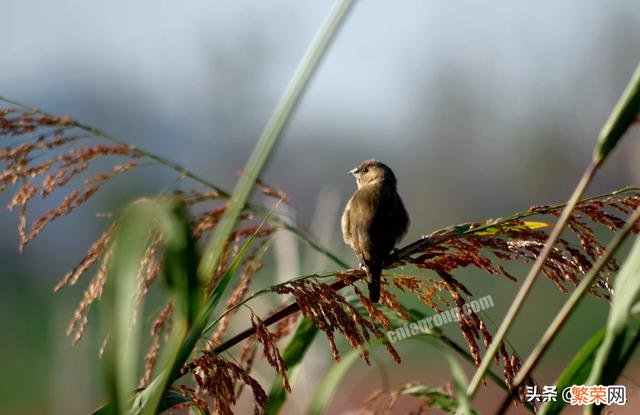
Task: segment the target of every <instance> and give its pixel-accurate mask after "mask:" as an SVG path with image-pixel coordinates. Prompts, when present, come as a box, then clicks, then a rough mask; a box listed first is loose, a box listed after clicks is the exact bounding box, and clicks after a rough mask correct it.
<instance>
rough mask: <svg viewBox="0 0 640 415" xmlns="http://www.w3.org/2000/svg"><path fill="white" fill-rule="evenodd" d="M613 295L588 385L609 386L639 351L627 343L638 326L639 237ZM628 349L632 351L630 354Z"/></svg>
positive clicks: (595, 410)
mask: <svg viewBox="0 0 640 415" xmlns="http://www.w3.org/2000/svg"><path fill="white" fill-rule="evenodd" d="M613 292H614V294H613V299H612V302H611V310H610V312H609V318H608V320H607V332H606V334H605V336H604V340H603V341H602V345H601V346H600V347H599V348H598V351H597V353H596V356H595V359H594V362H593V367H592V369H591V373H590V374H589V378H588V379H587V384H588V385H606V384H610V383H612V382H615V380H616V379H617V377H618V376H619V374H620V373H621V372H622V370H623V369H624V367H625V366H626V364H627V363H628V358H624V356H628V355H629V353H633V351H634V350H635V348H636V347H637V340H632V341H631V342H630V343H628V342H627V341H626V340H627V337H628V334H629V331H630V328H631V326H632V325H634V324H635V323H636V321H635V318H634V316H633V314H632V309H633V307H634V305H635V303H636V302H637V301H638V298H640V237H636V240H635V242H634V245H633V247H632V248H631V251H630V252H629V255H628V256H627V259H626V260H625V262H624V264H623V265H622V267H621V269H620V272H619V273H618V275H617V276H616V279H615V281H614V283H613ZM637 337H638V336H635V338H637ZM634 342H635V343H634ZM625 343H627V346H626V348H627V351H626V352H624V350H625ZM629 347H631V348H632V350H629ZM601 410H602V408H601V407H589V408H587V409H586V410H585V412H586V413H596V412H597V413H599V412H600V411H601Z"/></svg>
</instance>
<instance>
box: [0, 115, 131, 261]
mask: <svg viewBox="0 0 640 415" xmlns="http://www.w3.org/2000/svg"><path fill="white" fill-rule="evenodd" d="M76 130H77V129H76V124H75V122H74V121H73V120H72V119H71V118H69V117H52V116H48V115H43V114H41V113H38V112H37V111H35V110H23V111H19V110H17V109H14V108H1V109H0V136H5V137H6V138H7V142H8V144H7V145H6V146H5V147H4V149H3V150H0V163H1V164H2V170H1V171H0V192H2V191H4V190H5V189H6V188H7V187H8V186H12V185H15V184H16V183H18V182H21V186H20V187H19V189H18V190H17V192H16V193H15V194H14V197H13V199H12V200H11V201H10V202H9V204H8V205H7V208H8V209H9V210H13V209H15V208H18V209H19V226H18V233H19V236H20V250H21V251H22V250H23V249H24V248H25V247H26V245H27V244H28V243H29V242H30V241H31V240H33V238H35V237H36V236H37V235H38V234H39V233H40V232H42V230H43V229H44V228H45V227H46V226H47V225H48V224H49V223H50V222H52V221H54V220H55V219H57V218H59V217H60V216H63V215H67V214H69V213H70V212H71V211H72V210H73V209H75V208H77V207H78V206H80V205H82V204H83V203H84V202H85V201H87V199H89V198H90V197H91V196H93V194H95V192H96V191H98V189H99V188H100V187H101V186H102V185H103V184H104V182H105V181H107V180H108V179H110V178H111V177H114V176H116V175H119V174H122V173H124V172H126V171H128V170H131V169H133V168H134V167H136V166H137V165H138V158H139V155H138V154H137V153H135V152H134V151H133V150H132V149H131V148H129V147H127V146H122V145H103V144H94V145H86V146H79V145H78V142H79V140H80V139H84V138H88V137H90V135H89V136H87V135H86V134H85V135H79V134H77V133H74V132H75V131H76ZM17 138H19V139H17ZM69 144H74V146H72V147H71V148H68V149H66V147H67V145H69ZM108 156H119V157H120V158H122V157H124V158H127V159H128V161H127V162H126V163H124V164H116V165H115V166H114V167H113V169H112V171H110V172H108V173H101V174H97V175H95V176H91V177H87V178H85V180H84V182H83V183H81V184H80V186H79V187H77V188H76V189H74V190H72V191H71V192H69V193H68V195H67V196H66V197H65V198H64V200H63V201H62V202H61V203H60V204H59V205H58V206H57V207H55V208H53V209H50V210H48V211H47V212H45V213H44V214H43V215H42V216H40V217H39V218H37V219H36V220H34V221H33V223H32V224H31V229H28V226H27V217H26V216H27V207H28V203H29V201H31V200H32V199H33V197H34V196H35V195H36V194H37V193H40V197H42V198H43V199H44V198H46V197H47V196H49V195H50V194H51V193H52V192H53V191H54V190H56V189H61V188H64V187H65V186H67V185H68V184H69V183H70V182H71V180H72V179H73V178H75V177H77V176H78V175H80V174H81V173H83V172H84V171H85V170H87V169H88V168H89V166H90V165H91V163H92V162H93V161H95V160H96V159H99V158H105V157H108Z"/></svg>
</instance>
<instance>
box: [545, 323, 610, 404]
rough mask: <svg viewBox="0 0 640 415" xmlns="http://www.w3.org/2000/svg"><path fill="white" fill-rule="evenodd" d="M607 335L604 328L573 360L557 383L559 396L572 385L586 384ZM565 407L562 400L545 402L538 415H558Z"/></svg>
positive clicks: (588, 341) (592, 337)
mask: <svg viewBox="0 0 640 415" xmlns="http://www.w3.org/2000/svg"><path fill="white" fill-rule="evenodd" d="M605 333H606V329H604V328H603V329H601V330H600V331H598V332H597V333H596V334H594V335H593V336H591V338H590V339H589V340H587V342H586V343H585V344H584V346H582V348H581V349H580V350H579V351H578V353H577V354H576V355H575V357H574V358H573V359H572V360H571V363H569V364H568V365H567V367H565V369H564V370H563V371H562V373H561V374H560V376H559V377H558V380H556V382H555V385H556V390H557V391H558V396H561V393H562V391H563V390H564V389H565V388H567V387H570V386H571V385H581V384H584V383H585V382H586V380H587V377H588V376H589V372H590V371H591V367H592V365H593V359H594V358H595V355H596V352H597V351H598V347H600V345H601V344H602V339H604V335H605ZM565 406H567V404H566V403H565V402H564V401H563V400H562V399H558V400H556V401H555V402H545V403H543V404H542V406H541V407H540V409H539V412H538V415H558V414H559V413H560V412H561V411H562V410H563V409H564V407H565Z"/></svg>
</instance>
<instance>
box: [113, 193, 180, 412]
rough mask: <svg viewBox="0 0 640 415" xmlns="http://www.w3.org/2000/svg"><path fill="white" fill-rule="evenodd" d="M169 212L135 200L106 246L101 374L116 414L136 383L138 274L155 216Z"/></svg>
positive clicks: (125, 405)
mask: <svg viewBox="0 0 640 415" xmlns="http://www.w3.org/2000/svg"><path fill="white" fill-rule="evenodd" d="M167 211H168V209H167V205H166V204H164V203H156V204H152V203H150V202H143V203H137V204H134V205H131V206H129V207H127V208H126V209H125V210H124V211H123V213H122V215H121V219H120V220H119V223H118V227H117V230H116V234H115V238H114V240H113V242H112V244H111V246H110V248H109V249H112V250H113V256H112V259H111V264H110V268H109V276H108V279H107V282H106V284H105V288H104V292H105V298H104V301H103V302H102V308H101V321H102V325H103V326H104V327H105V328H106V330H105V331H106V332H108V333H110V336H109V344H108V345H107V347H106V349H105V353H104V356H103V366H104V376H105V383H106V387H107V390H108V391H109V395H110V398H111V399H110V400H111V402H114V403H115V408H116V410H117V412H118V413H125V412H127V411H128V409H129V403H130V399H129V394H130V391H131V390H133V389H134V388H135V386H136V381H137V379H136V378H137V370H138V362H139V356H138V352H139V346H140V344H139V343H140V329H141V324H140V323H139V322H136V315H137V314H138V309H139V308H140V307H139V306H140V304H136V293H137V286H138V278H139V276H138V274H139V272H140V266H141V260H142V258H143V256H144V254H145V250H146V247H147V245H148V241H149V236H150V234H151V232H152V231H153V228H154V226H155V223H154V218H156V217H158V216H160V215H163V214H165V213H166V212H167Z"/></svg>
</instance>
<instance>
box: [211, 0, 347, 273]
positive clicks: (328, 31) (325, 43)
mask: <svg viewBox="0 0 640 415" xmlns="http://www.w3.org/2000/svg"><path fill="white" fill-rule="evenodd" d="M350 7H351V0H337V1H336V3H335V5H334V7H333V9H332V10H331V12H330V13H329V16H328V17H327V19H326V20H325V22H324V23H323V24H322V26H321V27H320V29H319V31H318V34H317V35H316V37H315V38H314V40H313V41H312V42H311V44H310V45H309V48H308V49H307V52H306V53H305V55H304V56H303V58H302V61H301V62H300V64H299V66H298V68H297V69H296V71H295V73H294V75H293V77H292V78H291V81H290V82H289V85H288V86H287V88H286V89H285V91H284V93H283V94H282V97H281V98H280V101H278V104H277V105H276V108H275V109H274V111H273V114H272V115H271V117H270V118H269V121H268V122H267V125H266V126H265V128H264V131H263V132H262V135H261V136H260V138H259V139H258V143H257V144H256V146H255V148H254V149H253V152H252V153H251V156H250V157H249V161H247V164H246V166H245V168H244V170H243V174H242V176H241V177H240V179H239V180H238V183H237V185H236V187H235V189H234V190H233V194H232V195H231V199H230V201H229V206H228V207H227V210H226V211H225V213H224V216H223V217H222V219H221V221H220V223H219V224H218V226H217V227H216V230H215V232H214V235H213V236H212V238H211V240H210V242H209V245H208V246H207V249H206V250H205V256H204V258H203V261H202V263H201V266H200V270H199V271H200V272H199V275H200V278H201V279H202V280H203V281H206V280H208V279H209V277H210V276H211V273H212V272H213V270H214V269H215V267H216V265H217V263H218V260H219V259H220V255H221V253H222V250H223V249H224V244H225V243H226V241H227V239H228V237H229V235H230V234H231V231H232V230H233V228H234V226H235V224H236V221H237V219H238V216H239V215H240V212H241V211H242V209H243V208H244V206H245V204H246V203H247V199H248V198H249V195H250V194H251V191H252V190H253V188H254V185H255V183H256V179H257V178H258V176H259V175H260V172H261V171H262V169H263V168H264V166H265V163H266V162H267V159H268V158H269V156H270V155H271V152H272V151H273V149H274V148H275V146H276V144H277V143H278V140H279V139H280V137H281V133H282V130H283V129H284V127H285V125H286V124H287V121H288V120H289V118H290V116H291V113H292V112H293V109H294V107H295V106H296V105H297V104H298V102H299V101H300V97H301V96H302V94H303V92H304V90H305V88H306V87H307V85H308V83H309V80H310V79H311V76H312V75H313V73H314V72H315V70H316V69H317V67H318V64H319V63H320V60H321V59H322V57H323V56H324V54H325V52H326V51H327V49H328V47H329V45H330V43H331V41H332V40H333V38H334V37H335V35H336V33H337V31H338V28H339V27H340V25H341V24H342V23H343V21H344V19H345V17H346V15H347V12H348V11H349V9H350Z"/></svg>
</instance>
